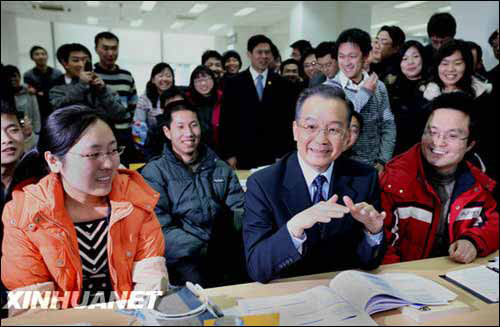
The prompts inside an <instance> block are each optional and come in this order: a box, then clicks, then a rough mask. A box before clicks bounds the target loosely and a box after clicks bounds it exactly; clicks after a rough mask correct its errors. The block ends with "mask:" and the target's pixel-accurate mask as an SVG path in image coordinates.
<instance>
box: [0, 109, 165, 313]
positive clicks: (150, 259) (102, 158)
mask: <svg viewBox="0 0 500 327" xmlns="http://www.w3.org/2000/svg"><path fill="white" fill-rule="evenodd" d="M111 126H112V125H111V123H110V122H109V121H108V120H107V118H106V117H104V116H103V115H102V114H101V113H100V112H98V111H96V110H94V109H90V108H88V107H84V106H76V105H75V106H71V107H66V108H61V109H59V110H57V111H55V112H54V113H52V114H51V115H50V116H49V118H48V120H47V124H46V127H45V129H43V130H42V133H41V136H40V140H41V142H40V153H42V154H43V156H44V158H45V160H46V162H47V165H48V168H49V170H50V172H51V173H50V174H49V175H48V176H46V177H44V178H43V179H41V180H40V182H38V183H37V184H32V185H29V186H27V187H24V188H23V189H22V190H19V191H14V192H13V196H12V197H13V200H12V201H11V202H9V203H7V205H6V206H5V209H4V212H3V223H4V226H5V235H4V240H3V249H4V251H3V257H2V281H3V283H4V284H5V286H6V287H7V289H9V290H11V291H14V292H16V291H49V292H51V291H63V292H66V291H70V292H73V293H71V295H72V300H71V302H70V304H69V305H70V306H75V305H76V304H78V303H80V301H81V300H82V298H83V294H82V292H84V291H89V292H90V296H91V297H93V298H95V297H99V294H101V293H102V294H104V299H105V301H109V299H110V296H111V292H112V291H115V292H117V294H118V295H119V296H125V297H126V296H127V295H126V291H132V290H141V291H146V290H162V285H163V288H165V285H166V284H167V281H168V277H167V270H166V264H165V259H164V257H163V254H164V241H163V234H162V232H161V227H160V224H159V223H158V219H157V218H156V215H155V212H154V207H155V206H156V202H157V201H158V199H159V194H158V193H157V192H155V191H154V190H153V189H151V188H150V187H149V186H148V185H147V184H146V182H145V181H144V179H143V178H142V177H141V176H140V175H139V174H138V173H137V172H134V171H130V170H124V169H118V166H119V164H120V154H121V153H123V150H124V148H123V147H120V146H118V144H117V141H116V138H115V136H114V132H113V130H112V128H111ZM101 299H102V298H101ZM14 311H15V310H14ZM17 313H19V312H17ZM14 314H16V312H11V315H14Z"/></svg>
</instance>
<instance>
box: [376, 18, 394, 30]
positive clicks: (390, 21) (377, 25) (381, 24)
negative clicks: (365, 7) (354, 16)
mask: <svg viewBox="0 0 500 327" xmlns="http://www.w3.org/2000/svg"><path fill="white" fill-rule="evenodd" d="M396 24H399V20H389V21H387V22H383V23H380V24H375V25H372V26H371V28H372V29H376V28H380V27H382V26H384V25H388V26H390V25H396Z"/></svg>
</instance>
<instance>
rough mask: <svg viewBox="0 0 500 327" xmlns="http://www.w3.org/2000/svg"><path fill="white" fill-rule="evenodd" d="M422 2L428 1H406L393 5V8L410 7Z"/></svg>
mask: <svg viewBox="0 0 500 327" xmlns="http://www.w3.org/2000/svg"><path fill="white" fill-rule="evenodd" d="M424 2H428V1H407V2H403V3H400V4H398V5H395V6H394V8H396V9H405V8H411V7H415V6H418V5H419V4H421V3H424Z"/></svg>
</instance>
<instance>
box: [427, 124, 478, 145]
mask: <svg viewBox="0 0 500 327" xmlns="http://www.w3.org/2000/svg"><path fill="white" fill-rule="evenodd" d="M441 135H443V140H444V141H445V142H446V143H450V144H457V143H458V142H460V141H465V140H467V139H468V138H469V137H468V136H465V137H462V136H460V135H459V134H458V133H457V132H446V133H441V132H438V131H435V130H431V129H430V128H426V129H425V131H424V136H425V137H427V138H430V139H433V140H434V138H435V137H437V138H438V139H439V138H440V137H441Z"/></svg>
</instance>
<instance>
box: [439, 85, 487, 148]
mask: <svg viewBox="0 0 500 327" xmlns="http://www.w3.org/2000/svg"><path fill="white" fill-rule="evenodd" d="M438 109H453V110H457V111H460V112H462V113H463V114H464V115H466V116H467V117H469V137H468V140H467V144H470V143H471V142H472V141H476V140H477V136H478V131H477V126H478V125H477V124H478V117H477V108H476V102H475V101H474V98H473V97H472V96H471V95H469V94H467V93H464V92H452V93H443V94H441V95H440V96H438V97H437V98H435V99H434V100H433V101H432V102H431V116H432V114H433V113H434V111H436V110H438ZM431 116H429V117H431Z"/></svg>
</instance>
